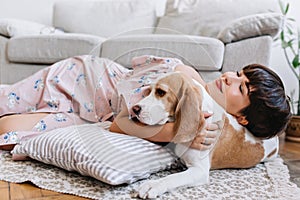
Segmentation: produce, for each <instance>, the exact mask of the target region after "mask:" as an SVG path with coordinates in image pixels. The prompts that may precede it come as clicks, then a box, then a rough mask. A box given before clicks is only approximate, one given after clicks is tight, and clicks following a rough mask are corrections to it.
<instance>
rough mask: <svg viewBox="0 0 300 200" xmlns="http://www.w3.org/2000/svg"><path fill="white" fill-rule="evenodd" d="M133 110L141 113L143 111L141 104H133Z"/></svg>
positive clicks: (137, 113)
mask: <svg viewBox="0 0 300 200" xmlns="http://www.w3.org/2000/svg"><path fill="white" fill-rule="evenodd" d="M132 111H133V112H134V114H136V115H139V114H140V112H141V106H139V105H135V106H133V107H132Z"/></svg>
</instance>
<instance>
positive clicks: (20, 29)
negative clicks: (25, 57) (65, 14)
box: [0, 18, 64, 38]
mask: <svg viewBox="0 0 300 200" xmlns="http://www.w3.org/2000/svg"><path fill="white" fill-rule="evenodd" d="M50 33H51V34H58V33H64V32H63V31H62V30H59V29H56V28H54V27H52V26H47V25H45V24H40V23H36V22H32V21H27V20H21V19H12V18H4V19H0V35H3V36H5V37H9V38H11V37H17V36H24V35H39V34H50Z"/></svg>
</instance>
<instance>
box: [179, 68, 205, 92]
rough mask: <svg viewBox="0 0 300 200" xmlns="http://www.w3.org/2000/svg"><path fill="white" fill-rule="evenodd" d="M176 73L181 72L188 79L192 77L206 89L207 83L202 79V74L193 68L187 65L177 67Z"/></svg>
mask: <svg viewBox="0 0 300 200" xmlns="http://www.w3.org/2000/svg"><path fill="white" fill-rule="evenodd" d="M175 71H179V72H181V73H183V74H185V75H187V76H188V77H191V78H192V79H195V80H196V81H198V82H199V83H200V84H201V85H202V86H203V87H205V85H206V83H205V81H204V80H203V79H202V78H201V76H200V74H199V73H198V72H197V71H196V70H195V69H194V68H193V67H190V66H187V65H177V66H176V67H175Z"/></svg>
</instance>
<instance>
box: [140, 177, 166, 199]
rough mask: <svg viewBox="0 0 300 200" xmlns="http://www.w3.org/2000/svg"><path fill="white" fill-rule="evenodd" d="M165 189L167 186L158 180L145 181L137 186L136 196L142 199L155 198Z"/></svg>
mask: <svg viewBox="0 0 300 200" xmlns="http://www.w3.org/2000/svg"><path fill="white" fill-rule="evenodd" d="M166 191H167V188H166V187H165V186H164V185H163V184H161V183H160V181H158V180H151V181H146V182H145V183H143V184H141V185H140V187H139V188H138V196H139V197H140V198H142V199H147V198H150V199H151V198H157V197H158V196H160V195H162V194H163V193H165V192H166Z"/></svg>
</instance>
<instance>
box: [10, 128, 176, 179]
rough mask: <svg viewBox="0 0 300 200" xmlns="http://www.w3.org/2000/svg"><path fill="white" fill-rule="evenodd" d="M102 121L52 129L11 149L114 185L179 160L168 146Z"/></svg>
mask: <svg viewBox="0 0 300 200" xmlns="http://www.w3.org/2000/svg"><path fill="white" fill-rule="evenodd" d="M99 124H100V123H99ZM99 124H92V125H91V124H86V125H78V126H70V127H65V128H60V129H56V130H52V131H49V132H47V133H45V134H42V135H39V136H37V137H34V138H32V139H29V140H27V141H25V142H22V143H21V144H19V145H16V147H15V148H14V150H13V151H12V153H13V154H17V155H25V156H29V157H31V158H33V159H35V160H38V161H41V162H44V163H47V164H52V165H55V166H58V167H61V168H63V169H66V170H69V171H77V172H79V173H80V174H82V175H86V176H91V177H94V178H96V179H98V180H100V181H103V182H105V183H108V184H111V185H118V184H123V183H132V182H134V181H137V180H139V179H143V178H147V177H148V176H149V175H150V174H152V173H154V172H157V171H160V170H164V169H168V168H170V167H171V166H172V165H173V164H175V163H176V160H177V158H176V156H174V155H173V154H172V152H171V151H170V150H169V149H167V148H163V147H162V146H159V145H156V144H153V143H151V142H148V141H145V140H143V139H140V138H136V137H132V136H128V135H123V134H118V133H112V132H109V131H107V130H105V129H104V128H103V127H101V124H100V125H99Z"/></svg>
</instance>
